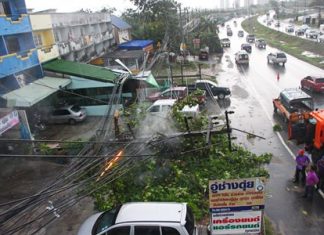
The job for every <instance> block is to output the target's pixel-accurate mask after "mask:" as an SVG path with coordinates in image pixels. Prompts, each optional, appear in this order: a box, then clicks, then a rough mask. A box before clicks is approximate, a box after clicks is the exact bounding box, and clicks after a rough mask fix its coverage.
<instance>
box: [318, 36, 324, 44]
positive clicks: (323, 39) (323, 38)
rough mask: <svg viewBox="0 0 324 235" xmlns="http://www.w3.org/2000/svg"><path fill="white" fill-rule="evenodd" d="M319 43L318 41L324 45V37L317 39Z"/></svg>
mask: <svg viewBox="0 0 324 235" xmlns="http://www.w3.org/2000/svg"><path fill="white" fill-rule="evenodd" d="M317 41H318V42H319V43H324V35H321V36H319V37H318V38H317Z"/></svg>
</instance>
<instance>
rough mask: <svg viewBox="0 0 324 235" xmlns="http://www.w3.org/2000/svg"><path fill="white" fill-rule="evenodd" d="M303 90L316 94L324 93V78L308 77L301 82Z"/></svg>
mask: <svg viewBox="0 0 324 235" xmlns="http://www.w3.org/2000/svg"><path fill="white" fill-rule="evenodd" d="M300 85H301V88H302V89H307V90H310V91H315V92H322V91H324V76H307V77H304V78H303V79H302V80H301V81H300Z"/></svg>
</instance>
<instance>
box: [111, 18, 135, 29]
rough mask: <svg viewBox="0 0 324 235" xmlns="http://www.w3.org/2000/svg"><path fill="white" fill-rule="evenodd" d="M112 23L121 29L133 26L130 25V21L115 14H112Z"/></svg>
mask: <svg viewBox="0 0 324 235" xmlns="http://www.w3.org/2000/svg"><path fill="white" fill-rule="evenodd" d="M111 23H112V24H113V25H114V26H115V27H117V28H119V29H130V28H132V26H130V25H129V24H128V23H126V22H125V21H124V20H123V19H121V18H119V17H117V16H114V15H112V16H111Z"/></svg>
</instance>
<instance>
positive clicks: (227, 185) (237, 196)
mask: <svg viewBox="0 0 324 235" xmlns="http://www.w3.org/2000/svg"><path fill="white" fill-rule="evenodd" d="M264 191H265V178H247V179H231V180H211V181H209V205H210V206H209V207H210V209H211V211H212V212H226V211H241V210H251V209H263V208H264V202H265V199H264Z"/></svg>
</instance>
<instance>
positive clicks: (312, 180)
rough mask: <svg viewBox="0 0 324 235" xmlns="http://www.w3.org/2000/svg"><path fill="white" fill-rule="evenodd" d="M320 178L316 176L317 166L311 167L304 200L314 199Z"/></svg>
mask: <svg viewBox="0 0 324 235" xmlns="http://www.w3.org/2000/svg"><path fill="white" fill-rule="evenodd" d="M318 181H319V180H318V177H317V175H316V166H314V165H311V166H310V168H309V171H308V172H307V177H306V185H305V192H304V195H303V198H307V197H308V196H309V197H310V198H313V194H314V189H315V185H317V184H318Z"/></svg>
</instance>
